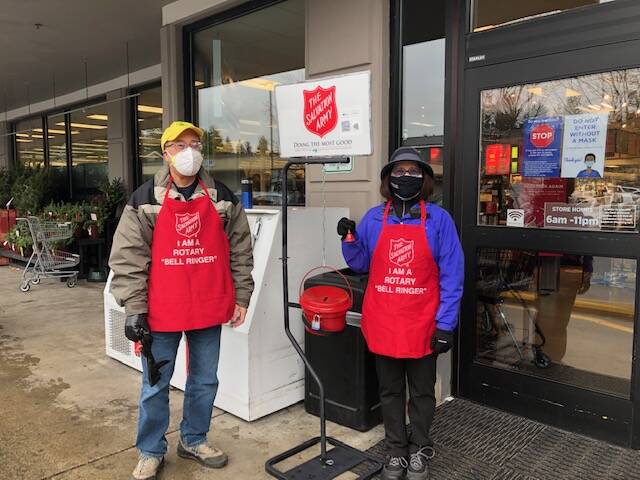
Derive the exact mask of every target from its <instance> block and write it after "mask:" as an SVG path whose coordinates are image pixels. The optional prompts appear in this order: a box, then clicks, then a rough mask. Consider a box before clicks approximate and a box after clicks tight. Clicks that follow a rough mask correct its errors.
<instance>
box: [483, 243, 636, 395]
mask: <svg viewBox="0 0 640 480" xmlns="http://www.w3.org/2000/svg"><path fill="white" fill-rule="evenodd" d="M477 262H478V264H477V265H478V277H477V282H476V288H477V295H478V297H477V298H478V304H477V323H476V332H477V336H476V339H477V342H476V360H477V361H479V362H481V363H485V364H489V365H492V366H496V367H501V368H506V369H517V370H519V371H522V372H525V373H528V374H531V375H535V376H540V377H545V378H549V379H553V380H556V381H559V382H562V383H567V384H571V385H577V386H581V387H584V388H589V389H593V390H598V391H603V392H607V393H612V394H615V395H619V396H623V397H628V396H629V392H630V378H631V359H632V351H633V319H634V312H635V285H636V260H632V259H622V258H609V257H592V256H584V255H570V254H563V253H556V252H532V251H522V250H506V249H505V250H501V249H493V248H483V249H480V250H479V251H478V257H477Z"/></svg>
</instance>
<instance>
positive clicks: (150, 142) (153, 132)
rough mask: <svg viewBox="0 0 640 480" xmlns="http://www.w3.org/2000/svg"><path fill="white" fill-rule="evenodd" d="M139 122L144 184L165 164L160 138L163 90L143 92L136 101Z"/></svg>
mask: <svg viewBox="0 0 640 480" xmlns="http://www.w3.org/2000/svg"><path fill="white" fill-rule="evenodd" d="M136 118H137V122H138V158H139V159H140V164H141V170H142V178H141V181H142V182H146V181H147V180H149V179H150V178H152V177H153V176H154V175H155V173H156V172H157V171H158V170H160V168H161V167H162V164H163V161H164V160H163V158H162V150H161V149H160V137H162V88H161V87H159V86H158V87H153V88H148V89H145V90H141V91H140V93H139V95H138V97H137V101H136Z"/></svg>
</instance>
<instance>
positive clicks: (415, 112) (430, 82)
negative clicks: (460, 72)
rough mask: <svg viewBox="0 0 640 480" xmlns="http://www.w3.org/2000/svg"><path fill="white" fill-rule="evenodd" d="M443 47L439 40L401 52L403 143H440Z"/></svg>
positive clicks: (442, 125) (441, 128)
mask: <svg viewBox="0 0 640 480" xmlns="http://www.w3.org/2000/svg"><path fill="white" fill-rule="evenodd" d="M444 47H445V40H444V38H440V39H437V40H431V41H428V42H422V43H417V44H415V45H407V46H404V47H403V48H402V52H403V53H402V60H403V74H402V78H403V85H402V139H403V140H406V139H408V138H414V137H421V139H422V141H423V142H424V143H426V144H430V143H442V136H443V135H444Z"/></svg>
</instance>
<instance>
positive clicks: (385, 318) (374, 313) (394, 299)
mask: <svg viewBox="0 0 640 480" xmlns="http://www.w3.org/2000/svg"><path fill="white" fill-rule="evenodd" d="M390 207H391V202H388V203H387V206H386V207H385V210H384V217H383V218H382V230H381V231H380V238H379V239H378V244H377V246H376V249H375V250H374V252H373V258H372V259H371V267H370V269H369V283H368V285H367V292H366V294H365V297H364V305H363V308H362V333H363V334H364V337H365V339H366V340H367V346H368V347H369V350H371V351H372V352H373V353H376V354H378V355H385V356H388V357H393V358H421V357H424V356H425V355H429V354H430V353H431V337H432V336H433V333H434V332H435V330H436V314H437V312H438V307H439V306H440V271H439V269H438V265H437V264H436V262H435V261H434V259H433V255H432V253H431V247H430V246H429V242H428V240H427V233H426V229H425V224H426V218H427V207H426V205H425V203H424V201H421V202H420V225H405V224H400V225H387V217H388V215H389V208H390Z"/></svg>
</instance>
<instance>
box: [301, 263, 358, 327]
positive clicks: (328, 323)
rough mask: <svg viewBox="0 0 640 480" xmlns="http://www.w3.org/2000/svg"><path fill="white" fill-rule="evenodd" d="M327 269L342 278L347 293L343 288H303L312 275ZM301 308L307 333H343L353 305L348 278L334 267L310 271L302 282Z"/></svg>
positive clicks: (330, 286)
mask: <svg viewBox="0 0 640 480" xmlns="http://www.w3.org/2000/svg"><path fill="white" fill-rule="evenodd" d="M323 268H324V269H327V270H331V271H334V272H335V273H337V274H338V275H340V276H341V277H342V279H343V280H344V282H345V283H346V285H347V288H349V292H348V293H347V292H346V291H345V290H344V289H343V288H340V287H335V286H332V285H318V286H315V287H310V288H307V289H306V290H305V291H304V292H303V291H302V287H303V285H304V281H305V280H306V278H307V277H308V276H309V274H310V273H312V272H314V271H316V270H320V269H323ZM299 293H300V306H301V307H302V313H303V315H302V321H303V322H304V326H305V328H306V329H307V331H308V332H309V333H311V334H313V335H321V336H325V335H331V334H335V333H340V332H342V331H343V330H344V329H345V327H346V325H347V311H348V310H349V309H350V308H351V307H352V305H353V291H352V289H351V284H349V281H348V280H347V278H346V277H345V276H344V275H343V274H342V273H340V271H339V270H338V269H337V268H334V267H324V266H323V267H315V268H312V269H311V270H309V271H308V272H307V273H306V274H305V275H304V277H302V281H301V282H300V289H299Z"/></svg>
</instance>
